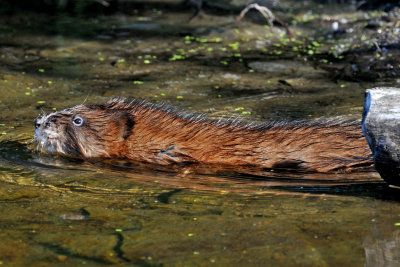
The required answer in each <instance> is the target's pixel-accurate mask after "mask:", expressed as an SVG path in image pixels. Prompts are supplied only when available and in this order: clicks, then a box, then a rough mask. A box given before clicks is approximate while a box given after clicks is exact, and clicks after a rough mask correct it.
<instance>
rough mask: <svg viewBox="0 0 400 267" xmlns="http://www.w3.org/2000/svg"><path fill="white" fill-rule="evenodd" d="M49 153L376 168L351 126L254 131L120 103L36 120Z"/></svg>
mask: <svg viewBox="0 0 400 267" xmlns="http://www.w3.org/2000/svg"><path fill="white" fill-rule="evenodd" d="M35 125H36V129H35V138H36V140H37V142H38V144H39V145H40V146H41V147H42V148H43V149H44V150H46V151H49V152H57V153H61V154H66V155H73V156H78V157H82V158H93V157H96V158H126V159H130V160H135V161H142V162H148V163H155V164H162V165H166V164H171V163H178V164H180V163H211V164H221V165H248V166H259V167H262V168H285V169H286V168H291V169H301V170H305V171H319V172H327V171H331V170H335V169H342V168H346V169H351V168H354V167H359V166H363V165H370V164H371V163H372V160H371V155H370V154H371V153H370V150H369V147H368V145H367V142H366V140H365V138H364V137H363V135H362V132H361V127H360V125H358V124H355V123H350V122H344V121H314V122H291V123H269V124H261V125H257V126H252V125H249V124H247V125H246V124H241V123H234V122H219V121H214V120H208V119H204V118H198V117H195V116H193V115H184V114H180V113H177V112H175V111H171V110H170V109H169V108H168V107H165V106H162V105H149V104H147V103H145V102H139V101H133V102H130V103H127V102H125V101H124V100H121V99H114V100H111V101H109V102H107V103H106V104H105V105H79V106H76V107H73V108H69V109H65V110H63V111H59V112H54V113H51V114H48V115H45V116H41V117H39V118H37V119H36V122H35Z"/></svg>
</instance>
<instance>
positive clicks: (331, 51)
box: [0, 1, 400, 266]
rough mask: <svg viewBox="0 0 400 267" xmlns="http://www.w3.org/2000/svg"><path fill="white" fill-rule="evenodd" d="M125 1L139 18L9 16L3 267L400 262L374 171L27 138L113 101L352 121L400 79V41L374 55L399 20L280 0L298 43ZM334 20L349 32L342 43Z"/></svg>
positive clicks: (2, 42)
mask: <svg viewBox="0 0 400 267" xmlns="http://www.w3.org/2000/svg"><path fill="white" fill-rule="evenodd" d="M120 2H121V4H124V3H125V4H126V8H131V9H130V10H123V12H122V11H121V12H120V13H121V14H119V13H117V14H113V15H110V16H98V17H90V16H89V17H83V18H82V17H79V16H71V15H68V14H67V15H66V14H64V13H62V12H60V14H58V15H57V16H50V15H46V14H39V13H33V12H23V13H21V12H17V11H16V12H15V13H12V12H11V13H10V12H9V13H7V14H3V15H2V16H1V18H0V63H1V64H0V110H1V113H0V184H1V186H0V202H1V205H0V209H1V212H0V214H1V216H0V229H1V230H0V237H1V240H2V242H0V264H3V265H5V266H27V265H33V266H47V265H66V266H76V265H82V264H86V265H101V264H103V265H105V264H112V263H115V264H121V265H129V266H131V265H138V266H153V265H154V266H159V265H165V266H209V265H216V266H226V265H232V264H233V265H235V266H251V265H254V266H265V265H266V264H267V265H271V266H278V265H281V266H289V265H296V266H297V265H300V266H302V265H304V266H337V265H344V266H363V265H366V266H378V265H385V266H397V265H398V264H399V263H400V254H399V251H400V204H399V197H398V195H399V191H396V190H394V189H390V188H387V187H386V185H385V184H384V183H383V182H382V180H380V179H379V176H378V175H377V174H376V173H374V172H363V173H351V174H330V175H320V174H296V173H274V172H271V173H252V174H251V175H250V174H248V173H249V172H248V171H247V170H244V169H243V170H237V169H236V170H235V171H233V170H215V168H213V167H203V168H202V169H187V168H185V169H182V168H180V169H176V168H174V169H172V168H163V169H159V168H154V167H152V166H131V165H129V166H128V165H126V164H125V163H124V162H96V163H93V162H82V161H77V160H72V159H66V158H57V157H55V156H51V155H43V154H40V153H38V152H36V151H35V150H34V148H33V147H32V146H31V145H30V144H29V143H30V141H31V140H32V137H33V120H34V118H35V117H36V116H37V115H38V114H39V113H41V110H44V111H46V112H49V111H51V110H59V109H62V108H65V107H68V106H73V105H76V104H79V103H82V102H84V101H88V102H91V103H102V102H105V101H106V100H108V99H109V98H110V97H113V96H125V97H130V98H146V99H148V100H149V101H152V102H157V101H163V102H167V103H170V104H172V105H173V106H176V107H178V108H180V109H182V110H186V111H188V112H200V113H207V114H208V115H209V116H210V117H221V116H222V117H227V118H229V117H232V116H234V117H237V116H240V117H241V118H242V119H243V120H257V121H264V120H294V119H310V120H312V119H315V118H319V117H327V118H337V117H339V118H347V119H355V120H357V119H360V118H361V111H362V103H363V96H364V90H365V89H366V88H371V87H375V86H382V85H390V86H396V85H397V83H398V80H397V78H396V75H397V72H398V71H399V68H398V66H397V65H395V64H394V63H395V62H398V57H399V53H398V51H397V50H395V49H390V45H391V43H390V42H392V43H396V41H397V40H392V39H390V38H387V39H385V40H386V42H387V43H385V44H387V45H388V47H389V48H387V49H383V50H382V51H377V50H376V49H375V48H374V46H373V45H374V44H372V45H371V40H372V39H374V40H375V39H376V40H380V39H379V38H383V37H382V36H383V34H384V33H386V32H393V33H395V32H396V31H397V29H398V28H396V27H398V25H397V26H396V25H395V24H394V23H392V22H391V21H390V20H389V21H385V23H383V22H382V23H383V25H381V26H380V27H379V28H377V29H366V28H365V24H366V23H368V22H369V21H371V20H373V19H374V18H378V19H379V18H382V16H386V14H382V13H380V12H377V11H371V12H365V11H355V10H354V8H353V7H352V6H349V5H342V6H341V5H330V6H325V5H318V4H315V3H312V2H309V1H307V2H303V1H281V2H280V5H281V7H282V10H283V11H277V13H276V15H277V16H279V17H281V18H282V19H283V20H285V21H287V22H288V23H289V24H290V27H291V30H292V32H293V33H294V36H295V39H293V40H289V39H288V38H287V36H286V31H285V29H284V28H281V27H274V28H272V29H271V28H269V29H268V27H264V25H259V24H253V23H251V22H249V21H242V22H240V23H237V22H235V16H236V15H237V12H236V9H233V10H234V11H232V12H231V13H229V12H228V13H218V12H208V13H207V12H205V13H204V14H202V15H201V16H200V17H196V18H194V19H193V20H192V22H191V23H187V19H188V18H189V17H190V16H191V11H190V10H183V9H181V8H178V7H177V3H178V1H147V5H144V4H143V3H142V2H140V1H120ZM217 2H218V1H217ZM220 2H224V1H220ZM225 2H227V1H225ZM228 2H229V1H228ZM245 2H246V1H232V2H231V4H232V5H234V6H236V7H237V9H240V8H239V7H240V5H241V4H243V3H245ZM135 6H136V7H137V8H136V9H135ZM309 10H313V11H312V12H310V11H309ZM343 10H345V11H343ZM211 11H212V10H211ZM388 16H389V17H391V16H392V17H393V16H396V13H395V12H393V13H390V14H389V15H388ZM335 21H340V27H342V28H343V29H347V30H348V31H349V29H351V31H350V32H348V33H343V34H339V33H337V34H336V33H333V31H332V30H331V25H332V23H333V22H335ZM391 37H392V38H395V37H393V36H391ZM379 49H381V48H379ZM379 53H382V54H379ZM377 54H379V55H377ZM246 173H247V174H246Z"/></svg>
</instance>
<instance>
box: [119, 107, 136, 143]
mask: <svg viewBox="0 0 400 267" xmlns="http://www.w3.org/2000/svg"><path fill="white" fill-rule="evenodd" d="M120 123H121V124H122V127H123V133H122V137H123V138H124V139H127V138H128V137H129V136H130V135H131V134H132V133H133V126H134V125H135V116H133V115H132V114H130V113H128V112H123V113H122V114H121V116H120Z"/></svg>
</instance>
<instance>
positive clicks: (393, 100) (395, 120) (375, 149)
mask: <svg viewBox="0 0 400 267" xmlns="http://www.w3.org/2000/svg"><path fill="white" fill-rule="evenodd" d="M362 129H363V133H364V135H365V137H366V138H367V141H368V144H369V146H370V148H371V150H372V155H373V158H374V163H375V168H376V170H377V171H378V172H379V174H380V175H381V177H382V178H383V179H384V180H385V181H386V182H387V183H389V184H390V185H394V186H400V88H391V87H379V88H373V89H369V90H367V91H366V97H365V103H364V112H363V121H362Z"/></svg>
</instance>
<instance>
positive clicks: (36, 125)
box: [35, 116, 42, 129]
mask: <svg viewBox="0 0 400 267" xmlns="http://www.w3.org/2000/svg"><path fill="white" fill-rule="evenodd" d="M41 118H42V116H39V117H37V118H36V120H35V129H37V128H39V127H40V125H41V123H40V119H41Z"/></svg>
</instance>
